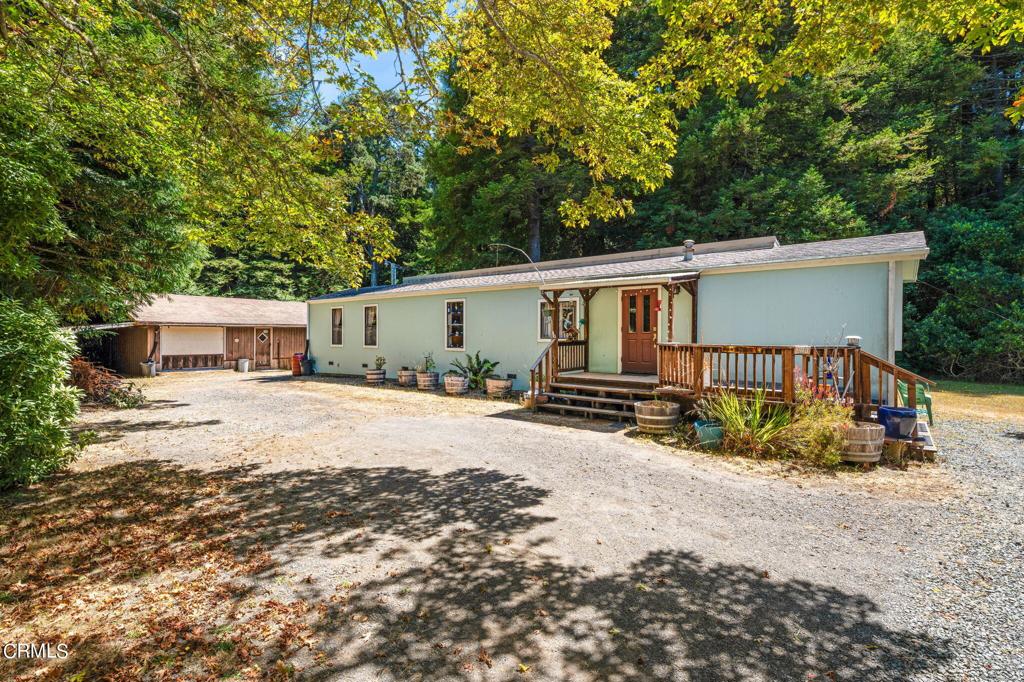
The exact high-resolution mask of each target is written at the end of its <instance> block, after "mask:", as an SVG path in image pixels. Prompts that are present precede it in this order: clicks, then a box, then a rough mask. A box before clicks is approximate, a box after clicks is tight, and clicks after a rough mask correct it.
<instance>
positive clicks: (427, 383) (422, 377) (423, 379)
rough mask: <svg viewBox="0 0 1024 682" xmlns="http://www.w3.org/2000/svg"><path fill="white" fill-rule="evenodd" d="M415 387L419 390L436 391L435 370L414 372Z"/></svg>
mask: <svg viewBox="0 0 1024 682" xmlns="http://www.w3.org/2000/svg"><path fill="white" fill-rule="evenodd" d="M416 388H418V389H419V390H421V391H436V390H437V372H416Z"/></svg>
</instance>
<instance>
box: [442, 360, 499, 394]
mask: <svg viewBox="0 0 1024 682" xmlns="http://www.w3.org/2000/svg"><path fill="white" fill-rule="evenodd" d="M452 364H453V365H455V367H456V368H457V369H458V373H459V374H460V375H462V376H464V377H466V378H467V379H469V387H470V388H483V387H484V381H485V380H487V379H490V378H491V377H493V376H494V368H495V367H497V366H498V365H499V364H500V363H498V362H495V361H492V360H488V359H487V358H483V359H481V358H480V351H477V352H476V354H475V355H470V354H469V353H466V363H465V364H463V363H461V362H459V361H458V360H456V361H454V362H453V363H452Z"/></svg>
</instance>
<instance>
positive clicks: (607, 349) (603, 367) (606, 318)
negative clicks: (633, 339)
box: [588, 284, 690, 372]
mask: <svg viewBox="0 0 1024 682" xmlns="http://www.w3.org/2000/svg"><path fill="white" fill-rule="evenodd" d="M648 287H650V285H645V287H635V286H633V287H621V288H611V289H601V290H600V291H598V292H597V294H595V295H594V298H592V299H590V317H591V321H592V322H593V324H592V325H588V326H589V332H590V335H591V336H590V370H591V371H592V372H618V371H619V335H620V331H621V321H620V320H619V310H620V309H621V306H622V298H621V296H622V291H623V290H624V289H636V288H648ZM657 288H658V290H659V292H660V295H661V311H660V312H659V313H658V338H659V339H667V338H668V293H666V292H665V290H664V289H663V288H661V285H660V284H659V285H657ZM674 306H675V308H674V311H673V324H672V329H673V334H674V336H673V340H674V341H680V342H689V341H690V295H689V294H688V293H686V292H685V291H681V292H680V293H679V294H678V295H677V296H676V300H675V303H674Z"/></svg>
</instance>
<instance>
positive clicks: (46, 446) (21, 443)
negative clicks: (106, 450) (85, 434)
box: [0, 299, 79, 489]
mask: <svg viewBox="0 0 1024 682" xmlns="http://www.w3.org/2000/svg"><path fill="white" fill-rule="evenodd" d="M75 352H76V348H75V342H74V340H73V339H72V336H71V334H69V333H67V332H64V331H62V330H61V329H60V327H59V326H58V322H57V317H56V315H54V313H53V312H52V311H51V310H50V309H49V308H47V307H46V306H44V305H42V304H40V303H36V304H31V305H23V304H21V303H19V302H17V301H14V300H11V299H0V386H2V387H3V390H2V391H0V489H2V488H6V487H8V486H11V485H18V484H26V483H33V482H35V481H38V480H39V479H41V478H43V477H44V476H46V475H48V474H50V473H52V472H54V471H56V470H58V469H61V468H63V467H65V466H67V465H68V464H69V463H70V462H71V461H72V460H73V459H74V456H75V452H76V448H75V447H74V444H73V443H72V438H71V424H72V422H74V420H75V418H76V417H77V416H78V398H79V392H78V390H77V389H76V388H74V387H72V386H68V385H67V383H66V381H67V378H68V367H69V363H70V361H71V357H72V356H73V355H74V354H75Z"/></svg>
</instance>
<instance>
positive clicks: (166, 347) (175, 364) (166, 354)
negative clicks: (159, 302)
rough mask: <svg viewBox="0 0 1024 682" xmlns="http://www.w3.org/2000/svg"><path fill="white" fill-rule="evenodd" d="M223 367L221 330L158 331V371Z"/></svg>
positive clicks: (172, 328) (177, 328)
mask: <svg viewBox="0 0 1024 682" xmlns="http://www.w3.org/2000/svg"><path fill="white" fill-rule="evenodd" d="M223 364H224V328H223V327H161V328H160V365H161V368H162V369H191V368H198V367H221V366H222V365H223Z"/></svg>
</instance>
